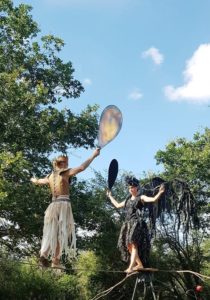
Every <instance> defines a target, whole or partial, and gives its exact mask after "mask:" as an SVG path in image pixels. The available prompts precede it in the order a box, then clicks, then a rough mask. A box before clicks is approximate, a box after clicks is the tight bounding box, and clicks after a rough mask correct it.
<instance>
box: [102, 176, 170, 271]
mask: <svg viewBox="0 0 210 300" xmlns="http://www.w3.org/2000/svg"><path fill="white" fill-rule="evenodd" d="M126 183H127V184H128V189H129V194H130V195H129V197H128V198H127V199H126V200H125V201H123V202H120V203H118V202H117V201H116V200H115V199H114V198H113V196H112V194H111V191H107V196H108V198H109V199H110V200H111V202H112V204H113V205H114V206H115V207H116V208H123V207H124V208H125V213H126V216H125V221H124V223H123V225H122V227H121V231H120V235H119V239H118V248H119V250H120V252H121V256H122V259H123V260H124V261H128V260H129V257H130V263H129V266H128V268H127V269H126V270H125V272H126V273H131V272H133V271H136V270H140V269H141V268H145V267H148V257H149V251H150V236H149V231H148V228H147V224H146V222H145V218H144V204H145V203H147V202H155V201H157V200H158V199H159V198H160V196H161V195H162V193H163V192H164V191H165V188H164V185H161V186H160V188H159V191H158V193H157V194H156V195H155V196H154V197H148V196H146V195H143V194H142V193H141V189H140V186H139V181H138V180H137V179H136V178H135V177H126Z"/></svg>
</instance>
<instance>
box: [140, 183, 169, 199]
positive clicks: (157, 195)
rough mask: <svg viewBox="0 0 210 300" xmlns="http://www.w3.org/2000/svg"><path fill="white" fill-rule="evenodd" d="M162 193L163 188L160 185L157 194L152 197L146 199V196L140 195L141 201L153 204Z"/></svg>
mask: <svg viewBox="0 0 210 300" xmlns="http://www.w3.org/2000/svg"><path fill="white" fill-rule="evenodd" d="M164 191H165V187H164V185H163V184H161V186H160V189H159V191H158V193H157V194H156V195H155V196H154V197H148V196H146V195H142V196H141V200H142V201H144V202H155V201H157V200H158V199H159V198H160V196H161V195H162V194H163V193H164Z"/></svg>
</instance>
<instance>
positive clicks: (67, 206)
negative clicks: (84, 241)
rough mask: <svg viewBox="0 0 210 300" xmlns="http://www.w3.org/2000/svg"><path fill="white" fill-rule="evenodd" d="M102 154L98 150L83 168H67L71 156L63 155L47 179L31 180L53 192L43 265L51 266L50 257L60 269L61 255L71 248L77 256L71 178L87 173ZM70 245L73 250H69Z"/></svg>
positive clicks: (41, 256)
mask: <svg viewBox="0 0 210 300" xmlns="http://www.w3.org/2000/svg"><path fill="white" fill-rule="evenodd" d="M99 154H100V149H99V148H97V149H96V150H95V151H94V152H93V155H92V156H91V157H90V158H89V159H87V160H86V161H85V162H84V163H83V164H81V166H79V167H76V168H72V169H70V168H68V157H67V156H64V155H61V156H59V157H57V159H55V160H54V161H53V171H52V173H51V174H49V175H48V176H47V177H45V178H41V179H37V178H31V182H32V183H34V184H36V185H44V184H47V185H49V187H50V190H51V193H52V202H51V203H50V205H49V206H48V208H47V210H46V211H45V217H44V228H43V237H42V244H41V250H40V263H41V264H42V266H45V267H47V266H49V262H48V257H49V255H51V257H52V267H61V265H60V258H61V255H62V253H66V254H67V253H68V250H69V249H72V250H73V255H75V254H76V236H75V227H74V218H73V214H72V209H71V202H70V198H69V182H70V179H71V177H72V176H74V175H76V174H78V173H79V172H82V171H84V170H85V169H86V168H87V167H88V166H89V165H90V164H91V162H92V161H93V160H94V158H95V157H97V156H98V155H99ZM69 245H70V247H69Z"/></svg>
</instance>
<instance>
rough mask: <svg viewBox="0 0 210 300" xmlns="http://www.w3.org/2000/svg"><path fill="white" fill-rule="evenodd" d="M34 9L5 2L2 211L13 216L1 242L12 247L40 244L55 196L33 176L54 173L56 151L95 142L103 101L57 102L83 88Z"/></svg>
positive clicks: (0, 84) (0, 24) (1, 9)
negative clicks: (79, 107)
mask: <svg viewBox="0 0 210 300" xmlns="http://www.w3.org/2000/svg"><path fill="white" fill-rule="evenodd" d="M31 9H32V8H31V7H30V6H28V5H24V4H21V5H19V6H17V7H15V6H14V5H13V3H12V1H10V0H1V1H0V99H1V101H0V124H1V132H0V174H1V177H0V216H1V217H4V218H6V219H7V220H8V221H10V225H8V228H6V229H5V228H4V230H3V231H0V242H1V243H3V244H6V245H7V246H8V247H10V248H11V250H14V247H16V246H17V245H18V244H19V243H20V242H21V243H24V242H26V241H27V242H28V243H29V244H30V245H31V244H32V245H36V242H37V239H39V237H40V236H41V228H42V219H43V212H44V210H45V208H46V206H47V204H48V203H49V196H48V195H47V191H46V189H45V188H43V189H41V192H40V189H39V191H38V190H37V188H36V187H32V186H31V184H30V183H29V178H30V177H31V175H32V174H33V173H35V174H36V175H37V176H43V175H46V174H47V173H48V172H49V169H50V161H49V159H48V157H49V155H50V154H51V153H53V152H57V151H59V152H62V153H64V152H66V151H67V149H68V148H77V147H85V148H88V147H93V145H94V140H95V137H96V132H97V119H98V116H97V114H96V111H97V106H92V107H91V106H87V108H86V109H84V110H83V111H82V112H81V113H80V114H74V113H73V112H72V111H71V110H70V109H69V104H67V107H64V108H63V109H58V104H59V103H60V102H62V101H63V99H72V98H78V97H79V96H80V94H81V92H83V91H84V88H83V87H82V85H81V83H80V82H79V81H78V80H76V79H75V78H74V69H73V66H72V63H71V62H67V63H65V62H63V61H62V59H61V58H60V57H59V52H60V51H61V50H62V48H63V46H64V42H63V41H62V40H61V39H60V38H57V37H55V36H53V35H47V36H41V34H40V31H39V28H38V26H37V23H36V22H35V21H34V20H33V18H32V16H31ZM66 101H67V100H66ZM5 234H6V235H7V236H9V239H7V240H6V241H5V240H3V239H2V238H1V237H3V236H4V235H5ZM38 242H39V240H38Z"/></svg>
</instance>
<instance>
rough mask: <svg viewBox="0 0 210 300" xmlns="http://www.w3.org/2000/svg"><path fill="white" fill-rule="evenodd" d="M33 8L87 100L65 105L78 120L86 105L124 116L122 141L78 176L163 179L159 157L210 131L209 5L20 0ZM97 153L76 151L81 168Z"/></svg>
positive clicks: (74, 159)
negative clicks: (59, 44) (179, 141)
mask: <svg viewBox="0 0 210 300" xmlns="http://www.w3.org/2000/svg"><path fill="white" fill-rule="evenodd" d="M20 3H27V4H30V5H31V6H32V7H33V10H32V15H33V16H34V19H35V21H37V23H38V24H39V27H40V29H41V33H42V35H44V34H54V35H56V36H58V37H60V38H62V39H63V40H64V42H65V47H64V49H63V51H62V53H61V57H62V58H63V60H64V61H71V62H72V63H73V66H74V68H75V77H76V78H77V79H79V80H80V81H81V82H82V83H83V85H84V87H85V93H83V94H82V95H81V97H80V98H79V99H77V100H70V101H69V102H66V101H65V102H64V105H67V106H69V108H71V110H72V111H73V112H75V113H79V112H80V111H81V109H83V108H85V107H86V106H87V104H95V103H97V104H99V105H100V110H99V112H101V111H102V110H103V109H104V108H105V107H106V106H107V105H110V104H114V105H116V106H118V107H119V108H120V110H121V111H122V114H123V126H122V129H121V132H120V133H119V135H118V136H117V138H116V139H115V140H114V141H112V142H111V143H110V144H108V145H107V146H106V147H104V148H103V149H102V151H101V155H100V156H99V157H97V158H96V160H95V161H94V162H93V163H92V165H91V168H89V169H88V170H86V171H85V172H84V173H82V174H81V175H80V176H81V177H82V178H90V177H92V176H93V171H92V168H94V169H95V170H97V171H101V172H103V171H104V170H106V169H107V168H108V166H109V163H110V161H111V160H112V159H113V158H115V159H117V160H118V162H119V168H120V170H126V171H132V172H133V173H134V174H135V175H136V176H137V177H141V176H142V174H143V172H152V171H154V172H157V171H159V170H161V169H162V167H161V166H156V162H155V159H154V155H155V154H156V152H157V151H158V150H160V149H161V150H164V148H165V146H166V145H167V143H168V142H170V141H171V140H173V139H176V138H179V137H184V138H187V139H192V137H193V134H194V133H195V132H197V131H199V132H203V129H204V128H205V127H210V107H208V105H209V104H210V1H209V0H202V1H200V0H185V1H183V0H34V1H33V0H31V1H30V0H22V1H19V0H15V1H14V4H15V5H17V4H20ZM91 153H92V150H91V149H89V150H84V149H76V150H70V152H69V155H70V156H71V158H70V164H71V166H72V167H75V166H77V165H79V164H81V163H82V162H83V161H84V160H85V159H86V158H87V157H88V156H89V155H90V154H91Z"/></svg>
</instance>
